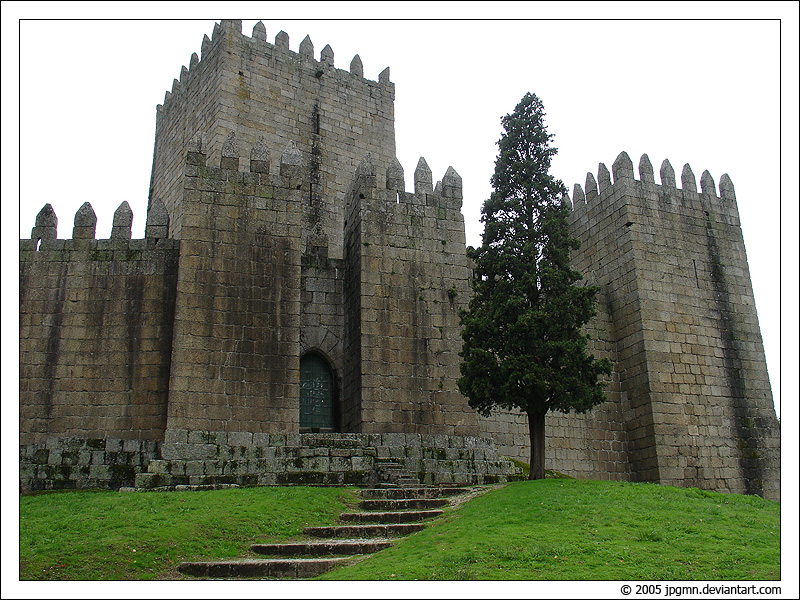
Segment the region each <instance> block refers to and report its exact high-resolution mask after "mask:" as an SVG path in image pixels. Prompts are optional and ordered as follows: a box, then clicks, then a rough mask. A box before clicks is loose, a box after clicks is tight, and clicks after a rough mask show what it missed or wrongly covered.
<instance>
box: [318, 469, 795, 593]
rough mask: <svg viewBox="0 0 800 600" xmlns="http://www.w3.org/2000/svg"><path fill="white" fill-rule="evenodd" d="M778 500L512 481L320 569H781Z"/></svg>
mask: <svg viewBox="0 0 800 600" xmlns="http://www.w3.org/2000/svg"><path fill="white" fill-rule="evenodd" d="M779 510H780V505H779V504H777V503H774V502H769V501H767V500H762V499H760V498H755V497H750V496H739V495H728V494H719V493H715V492H706V491H702V490H698V489H679V488H673V487H667V486H659V485H652V484H626V483H616V482H598V481H577V480H565V479H547V480H542V481H535V482H534V481H531V482H528V481H525V482H518V483H514V484H511V485H509V486H507V487H505V488H503V489H500V490H498V491H496V492H492V493H490V494H487V495H485V496H481V497H479V498H476V499H475V500H472V501H471V502H469V503H467V504H466V505H464V506H463V507H462V508H461V509H459V510H458V511H456V512H452V513H450V514H449V515H448V516H447V518H446V519H443V520H441V521H439V522H438V523H436V524H435V525H434V526H432V527H430V528H428V529H426V530H425V531H423V532H420V533H418V534H416V535H414V536H412V537H409V538H406V539H404V540H401V541H399V542H398V543H397V544H396V545H395V546H394V547H393V548H390V549H388V550H384V551H383V552H380V553H378V554H376V555H374V556H373V557H371V558H368V559H366V560H364V561H362V562H360V563H358V564H356V565H354V566H351V567H346V568H343V569H340V570H337V571H334V572H332V573H329V574H327V575H324V576H323V578H326V579H370V580H372V579H391V580H400V579H420V580H432V579H442V580H455V579H478V580H488V579H492V580H493V579H541V580H563V579H570V580H572V579H576V580H609V579H622V580H637V579H638V580H642V579H651V580H684V579H690V580H698V579H710V580H718V579H722V580H753V579H766V580H770V579H780V524H779Z"/></svg>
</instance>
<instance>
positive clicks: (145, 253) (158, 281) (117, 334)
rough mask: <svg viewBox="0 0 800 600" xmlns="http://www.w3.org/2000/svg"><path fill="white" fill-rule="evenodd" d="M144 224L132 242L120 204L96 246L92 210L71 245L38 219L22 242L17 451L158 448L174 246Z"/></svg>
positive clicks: (80, 216)
mask: <svg viewBox="0 0 800 600" xmlns="http://www.w3.org/2000/svg"><path fill="white" fill-rule="evenodd" d="M152 216H153V215H152V214H150V215H148V223H147V230H146V238H145V239H141V240H132V239H130V237H131V232H130V225H131V220H132V214H131V212H130V208H129V207H128V204H127V203H123V204H122V205H121V206H120V208H119V209H118V210H117V213H116V214H115V217H114V228H113V231H112V234H111V238H110V239H104V240H103V239H100V240H98V239H94V237H95V224H96V217H95V214H94V211H93V209H92V207H91V205H89V204H88V203H86V204H84V205H83V207H81V209H80V210H79V211H78V213H77V215H76V216H75V227H74V229H73V237H72V239H56V222H57V219H56V215H55V213H54V212H53V209H52V207H51V206H50V205H49V204H48V205H46V206H45V208H43V209H42V211H41V212H40V213H39V216H38V217H37V221H36V227H34V229H33V232H32V239H30V240H21V241H20V321H19V322H20V341H19V344H20V398H19V403H20V404H19V406H20V421H19V427H20V443H21V444H41V443H44V442H45V441H46V440H48V439H50V438H51V437H53V436H57V435H65V436H77V437H85V438H101V437H106V436H110V437H115V438H120V439H133V440H159V439H161V438H162V436H163V434H164V429H165V426H166V410H167V396H168V391H169V373H170V371H169V369H170V352H171V341H172V326H173V316H174V305H175V282H176V278H177V264H178V243H177V242H176V241H175V240H170V239H163V238H162V237H159V236H161V235H162V234H163V233H164V231H165V229H166V223H165V222H164V223H157V222H154V219H153V218H151V217H152Z"/></svg>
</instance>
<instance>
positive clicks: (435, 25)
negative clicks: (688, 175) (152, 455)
mask: <svg viewBox="0 0 800 600" xmlns="http://www.w3.org/2000/svg"><path fill="white" fill-rule="evenodd" d="M370 4H371V3H370ZM370 4H367V3H360V4H351V3H346V2H345V3H322V4H320V3H313V2H305V3H292V2H281V3H271V2H260V3H236V2H228V3H225V4H224V5H223V4H216V3H203V2H200V3H182V4H180V5H178V6H176V4H175V3H130V4H125V6H124V7H123V8H120V6H117V5H116V3H115V6H114V7H113V8H108V7H109V5H107V4H101V5H100V7H101V8H99V9H98V8H97V6H98V5H97V4H94V5H91V6H87V5H83V4H81V3H69V4H67V3H65V4H61V5H59V4H58V3H13V2H4V3H3V23H2V26H3V31H2V44H3V52H2V61H3V69H2V76H3V105H2V110H3V128H2V136H3V137H2V139H3V161H2V168H3V178H2V186H3V187H2V189H3V203H4V211H5V212H4V213H3V215H4V217H5V218H4V219H3V236H2V238H3V259H4V260H3V294H2V296H3V314H4V320H3V325H4V327H3V339H4V345H3V356H4V358H3V362H4V363H7V364H9V363H10V364H12V365H13V364H17V361H16V360H15V359H14V352H16V350H15V348H16V347H17V341H16V339H15V337H14V334H15V332H16V327H15V326H13V325H12V324H13V323H14V322H15V320H16V316H15V315H16V314H17V312H16V311H17V308H16V304H15V303H16V299H15V294H13V293H11V292H12V290H13V289H15V285H16V277H17V275H16V273H17V271H16V265H14V264H11V259H12V258H13V257H14V256H16V253H17V250H16V240H15V239H14V236H15V235H16V234H17V231H16V230H17V227H14V224H15V223H16V222H17V220H15V219H14V218H13V215H14V214H15V213H14V211H15V210H18V211H19V213H18V223H19V227H18V229H19V231H18V233H19V235H20V237H21V238H28V237H30V230H31V227H32V226H33V223H34V219H35V216H36V214H37V213H38V211H39V210H40V209H41V208H42V206H44V204H45V203H47V202H49V203H50V204H52V205H53V207H54V209H55V212H56V214H57V216H58V219H59V237H62V238H65V237H70V236H71V231H72V222H73V218H74V215H75V211H76V210H77V209H78V208H79V207H80V205H81V204H82V203H83V202H86V201H89V202H91V203H92V206H93V207H94V210H95V212H96V213H97V217H98V227H97V237H98V238H105V237H108V236H109V234H110V231H111V219H112V216H113V213H114V211H115V210H116V208H117V207H118V206H119V204H120V203H121V202H122V201H123V200H127V201H128V202H129V203H130V205H131V207H132V209H133V212H134V223H133V228H134V237H141V236H142V235H143V232H144V221H145V208H146V203H147V191H148V185H149V178H150V167H151V160H152V152H153V136H154V131H155V114H156V105H157V104H160V103H162V102H163V99H164V92H165V91H166V90H169V89H171V87H172V80H173V78H177V77H179V74H180V69H181V65H186V66H188V64H189V58H190V56H191V54H192V52H197V53H198V55H199V54H200V44H201V41H202V39H203V35H204V34H207V35H209V37H210V36H211V32H212V29H213V24H214V21H213V20H194V21H177V20H170V21H163V20H162V21H153V20H114V21H100V20H91V21H84V20H70V21H59V20H26V21H21V22H20V21H17V19H18V18H20V17H25V18H33V19H44V18H59V19H63V18H80V19H82V18H91V19H95V18H98V17H105V16H109V17H117V18H119V17H126V18H131V17H140V18H141V17H154V16H158V17H162V18H170V17H177V16H184V15H185V14H187V13H188V12H191V13H192V14H198V15H202V14H204V13H205V14H207V15H208V16H212V17H213V16H218V15H215V14H213V13H215V12H217V11H222V10H224V11H225V12H228V13H230V14H231V15H232V16H250V17H254V19H253V20H245V21H244V26H243V32H244V33H246V34H248V35H250V34H251V32H252V28H253V25H254V24H255V23H256V21H257V19H259V18H260V19H261V20H263V22H264V24H265V26H266V29H267V40H268V41H269V42H270V43H272V42H274V38H275V35H276V34H277V33H278V32H279V31H281V30H284V31H286V32H287V33H288V34H289V36H290V48H291V49H292V50H294V51H297V50H298V46H299V44H300V42H301V40H302V39H303V38H304V37H305V35H306V34H310V36H311V40H312V41H313V43H314V52H315V57H316V58H319V52H320V50H321V49H322V48H323V47H324V46H325V45H326V44H330V45H331V47H332V48H333V51H334V54H335V65H336V67H338V68H340V69H348V68H349V64H350V60H351V59H352V58H353V56H354V55H355V54H359V55H360V57H361V60H362V62H363V64H364V75H365V77H367V78H368V79H373V80H377V78H378V74H379V73H380V72H381V71H382V70H383V69H384V68H385V67H386V66H389V67H390V68H391V80H392V81H393V82H394V83H395V86H396V100H395V115H396V120H395V126H396V136H397V155H398V158H399V160H400V162H401V163H402V164H403V166H404V168H405V172H406V186H407V188H411V187H413V170H414V168H415V166H416V164H417V160H418V159H419V157H420V156H424V157H425V158H426V160H427V162H428V164H429V165H430V167H431V169H432V170H433V176H434V180H436V179H441V177H442V175H443V174H444V172H445V170H446V169H447V167H448V166H450V165H452V166H453V167H454V168H455V169H456V170H457V171H458V173H459V174H460V175H461V176H462V178H463V182H464V197H465V200H464V215H465V220H466V223H467V242H468V243H469V244H472V245H477V244H479V243H480V232H481V226H480V223H479V216H480V207H481V204H482V202H483V201H484V200H485V199H486V198H487V197H488V195H489V193H490V185H489V178H490V176H491V174H492V172H493V168H494V159H495V156H496V151H497V147H496V142H497V140H498V138H499V136H500V133H501V127H500V117H501V116H503V115H504V114H506V113H509V112H511V111H512V110H513V109H514V107H515V105H516V103H517V102H518V101H519V100H520V98H521V97H522V96H523V95H524V94H525V93H526V92H528V91H531V92H534V93H536V94H537V95H538V96H539V97H540V98H541V99H542V101H543V102H544V105H545V109H546V111H547V114H548V118H547V124H548V127H549V131H550V133H552V134H554V135H555V141H554V145H555V146H556V147H558V148H559V150H560V152H559V155H558V156H557V157H556V159H555V160H554V162H553V172H554V174H555V175H556V176H557V177H559V178H561V179H562V180H563V181H564V183H565V184H566V185H567V187H568V189H569V190H570V192H571V191H572V186H573V184H575V183H581V185H583V183H584V180H585V177H586V173H587V171H592V172H593V173H594V174H595V177H596V176H597V166H598V163H599V162H603V163H605V164H606V166H608V167H609V169H610V168H611V164H612V163H613V162H614V159H615V158H616V157H617V155H618V154H619V152H620V151H622V150H625V151H627V152H628V154H629V155H630V157H631V159H632V160H633V162H634V165H638V162H639V157H640V156H641V155H642V153H647V154H648V155H649V157H650V161H651V162H652V164H653V166H654V168H655V170H656V178H657V181H658V169H659V166H660V164H661V161H662V160H663V159H665V158H668V159H669V160H670V162H671V163H672V166H673V168H674V169H675V171H676V175H677V177H678V180H680V171H681V169H682V167H683V165H684V163H687V162H688V163H689V164H690V165H691V167H692V170H693V171H694V173H695V176H696V178H697V182H698V187H699V179H700V174H701V173H702V172H703V170H704V169H708V170H709V171H710V173H711V175H712V176H713V177H714V180H715V182H716V183H717V184H718V183H719V179H720V177H721V175H722V174H723V173H728V174H729V175H730V177H731V179H732V181H733V184H734V186H735V188H736V196H737V201H738V205H739V211H740V216H741V221H742V230H743V234H744V239H745V244H746V248H747V255H748V259H749V262H750V273H751V278H752V281H753V288H754V292H755V298H756V306H757V309H758V314H759V319H760V323H761V330H762V335H763V338H764V344H765V348H766V353H767V363H768V368H769V373H770V379H771V383H772V389H773V395H774V398H775V404H776V408H777V409H778V411H779V414H780V412H783V421H784V423H785V422H786V419H787V418H788V419H789V423H790V425H791V431H792V433H791V435H792V436H795V435H796V429H797V428H796V425H797V381H796V374H797V350H796V344H797V333H798V331H797V269H798V266H797V250H798V245H797V225H798V216H797V203H798V197H797V175H798V173H797V171H798V169H797V147H798V138H797V113H798V104H797V98H798V95H797V91H798V90H797V75H796V74H797V70H798V64H797V62H798V60H797V59H798V56H797V54H798V53H797V48H798V38H797V4H796V3H758V4H747V3H746V4H736V3H711V4H704V3H685V4H681V3H678V4H669V3H657V4H658V6H657V7H653V6H650V7H645V9H646V12H642V13H640V14H636V10H642V9H641V8H640V4H639V3H621V4H622V6H621V7H620V6H619V5H618V4H616V3H615V4H605V3H586V4H584V3H568V4H560V3H551V4H547V5H544V6H541V5H524V4H522V3H510V4H505V3H492V4H491V7H492V10H491V14H487V9H486V8H482V3H481V4H478V5H475V4H470V3H466V4H464V3H445V4H438V3H398V4H394V3H388V4H389V7H388V8H386V7H385V6H384V7H383V8H380V9H376V8H372V7H370ZM756 6H757V7H758V8H754V7H756ZM659 10H661V11H663V12H655V11H659ZM103 11H109V12H107V13H104V12H103ZM122 11H126V12H122ZM371 11H377V12H371ZM391 11H394V13H392V12H391ZM756 11H757V12H756ZM234 13H238V15H236V14H234ZM306 15H315V16H319V17H334V16H336V17H341V16H345V17H351V18H359V17H362V16H364V17H368V16H377V17H381V18H386V17H405V16H414V17H417V18H423V17H424V18H431V17H436V18H448V17H452V16H459V17H470V16H471V17H480V18H481V19H480V20H459V21H449V20H435V21H430V20H428V21H421V20H379V21H364V20H359V21H348V20H337V21H297V20H291V19H286V18H282V17H284V16H287V17H297V16H306ZM223 16H224V15H223ZM503 16H513V17H520V16H524V17H526V18H527V19H528V20H515V21H512V20H490V21H487V20H483V19H484V18H486V17H491V18H493V19H495V18H497V17H503ZM638 16H642V17H646V18H648V19H658V20H636V21H631V20H596V19H600V18H609V17H612V18H613V17H622V18H631V17H638ZM577 17H590V18H591V19H592V20H580V21H578V20H566V21H565V20H552V19H556V18H567V19H572V18H577ZM667 17H681V18H682V19H684V20H664V19H665V18H667ZM731 17H754V18H757V19H764V18H767V17H770V18H772V17H783V19H784V20H783V22H782V23H781V22H779V21H777V20H754V19H750V20H713V21H712V20H685V19H686V18H705V19H709V18H724V19H730V18H731ZM541 18H546V19H548V20H531V19H541ZM782 50H783V52H782ZM16 92H18V94H17V93H16ZM17 125H19V126H18V127H17ZM17 152H18V155H17ZM637 177H638V171H637ZM782 188H783V194H782ZM17 199H18V201H17ZM10 215H11V216H10ZM781 269H782V270H781ZM781 293H783V305H782V304H781ZM781 309H782V310H783V313H782V314H781ZM781 316H782V317H783V321H781ZM781 329H783V331H784V334H785V335H784V352H783V365H784V372H785V373H788V375H789V377H788V378H787V380H788V381H789V385H788V388H787V389H788V390H789V392H788V393H789V399H790V402H789V403H788V404H787V406H786V407H784V410H783V411H781V407H780V397H781V388H780V375H781V371H780V365H781V346H780V344H781ZM6 338H8V340H7V339H6ZM10 378H11V379H14V378H15V376H14V375H13V371H12V373H11V377H10ZM4 379H6V382H4V390H5V389H6V383H7V382H8V379H9V378H8V377H4ZM14 404H15V402H14V401H13V400H12V399H9V398H5V401H4V416H5V414H6V410H7V408H8V405H12V408H13V405H14ZM10 416H11V417H12V418H13V414H12V415H10ZM4 420H5V419H4ZM12 422H13V420H12ZM786 434H787V430H786V428H784V436H786ZM784 447H786V445H785V444H784ZM6 456H7V454H6ZM786 464H787V463H784V465H786ZM795 464H796V463H795ZM795 485H796V484H795Z"/></svg>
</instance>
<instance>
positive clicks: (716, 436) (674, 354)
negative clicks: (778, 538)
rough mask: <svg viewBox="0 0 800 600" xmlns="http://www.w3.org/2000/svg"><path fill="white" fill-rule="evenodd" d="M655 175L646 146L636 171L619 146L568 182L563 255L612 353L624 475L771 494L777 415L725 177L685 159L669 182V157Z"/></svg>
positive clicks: (775, 491)
mask: <svg viewBox="0 0 800 600" xmlns="http://www.w3.org/2000/svg"><path fill="white" fill-rule="evenodd" d="M612 174H613V182H612ZM660 179H661V184H660V185H659V184H656V183H655V178H654V175H653V167H652V165H651V163H650V160H649V158H648V157H647V155H646V154H645V155H643V156H642V157H641V160H640V162H639V179H638V180H637V179H635V178H634V170H633V164H632V162H631V160H630V158H629V157H628V155H627V154H626V153H624V152H623V153H621V154H620V155H619V156H618V157H617V159H616V161H614V164H613V167H612V173H609V171H608V169H607V168H606V167H605V165H603V164H600V166H599V170H598V176H597V180H595V179H594V176H593V175H592V174H591V173H589V174H588V175H587V177H586V184H585V190H584V189H583V188H581V186H580V185H576V186H575V188H574V193H573V202H574V210H573V213H572V221H571V224H572V227H573V232H574V234H575V235H576V236H577V237H578V238H579V239H580V240H581V243H582V245H581V249H580V250H579V251H578V253H576V254H575V255H574V256H573V262H574V265H575V267H576V268H577V269H578V270H579V271H580V272H581V273H583V274H584V277H585V278H586V279H588V281H589V283H592V284H594V285H599V286H601V288H602V290H603V292H604V295H605V298H604V301H603V302H601V307H600V309H601V314H600V315H599V317H598V319H597V320H596V322H595V324H594V327H595V333H596V335H595V338H596V340H597V341H596V349H597V350H600V351H605V353H606V354H607V355H610V356H611V357H612V358H613V359H614V360H615V362H616V364H617V367H616V373H615V381H614V382H612V386H611V391H612V392H618V394H619V399H620V401H619V410H620V416H621V417H622V423H623V424H624V432H625V438H626V439H627V456H628V462H629V472H630V478H631V479H632V480H633V481H658V482H661V483H666V484H670V485H694V486H698V487H702V488H711V489H717V490H727V491H731V492H738V493H756V494H759V495H764V496H766V497H768V498H778V497H779V495H780V427H779V425H778V422H777V419H776V417H775V409H774V406H773V402H772V391H771V388H770V384H769V377H768V375H767V367H766V360H765V358H764V349H763V344H762V340H761V333H760V329H759V326H758V317H757V315H756V310H755V303H754V299H753V289H752V285H751V282H750V274H749V269H748V266H747V256H746V254H745V248H744V242H743V238H742V231H741V227H740V224H739V212H738V209H737V205H736V195H735V193H734V188H733V184H732V183H731V179H730V177H728V175H727V174H726V175H723V176H722V177H721V178H720V183H719V193H717V189H716V186H715V183H714V180H713V178H712V177H711V175H710V174H709V172H708V171H704V172H703V174H702V176H701V178H700V189H699V190H698V187H697V181H696V179H695V175H694V174H693V172H692V169H691V168H690V166H689V165H688V164H687V165H684V167H683V170H682V172H681V186H680V187H677V186H676V178H675V172H674V170H673V168H672V166H671V165H670V163H669V161H667V160H665V161H664V162H663V163H662V165H661V169H660ZM604 323H605V324H607V325H606V326H605V329H606V330H605V331H602V329H604V327H602V324H604ZM615 387H616V388H617V389H616V390H615V389H614V388H615ZM556 468H557V467H556Z"/></svg>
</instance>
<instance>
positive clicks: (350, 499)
mask: <svg viewBox="0 0 800 600" xmlns="http://www.w3.org/2000/svg"><path fill="white" fill-rule="evenodd" d="M356 493H357V491H356V490H355V489H353V488H307V487H260V488H241V489H228V490H216V491H202V492H135V493H120V492H111V491H94V492H91V491H71V492H58V493H48V494H37V495H32V496H21V497H20V520H19V525H20V541H19V550H20V569H19V570H20V579H23V580H48V579H72V580H76V579H78V580H117V579H137V580H138V579H163V578H183V576H182V575H180V574H178V573H177V571H176V570H175V569H176V567H177V565H178V563H180V562H182V561H189V560H215V559H231V558H235V557H240V556H246V555H247V549H248V548H249V546H250V544H251V543H253V542H256V541H273V540H282V539H288V538H291V537H296V536H299V535H300V534H301V533H302V531H303V528H304V527H306V526H309V525H324V524H328V523H331V522H332V521H334V520H335V519H336V517H338V516H339V514H340V513H341V512H342V511H344V510H345V508H346V506H347V505H352V504H353V503H354V502H355V501H356Z"/></svg>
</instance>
